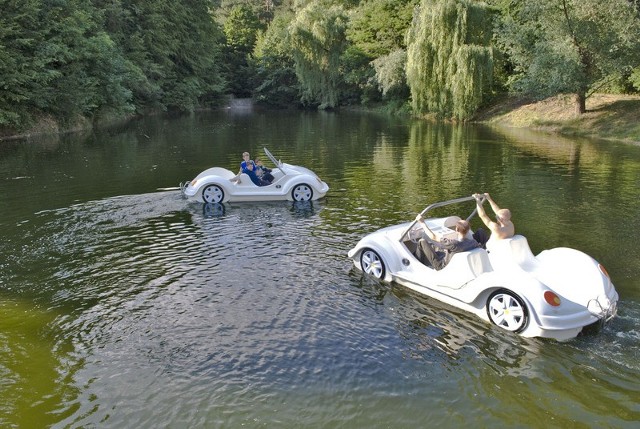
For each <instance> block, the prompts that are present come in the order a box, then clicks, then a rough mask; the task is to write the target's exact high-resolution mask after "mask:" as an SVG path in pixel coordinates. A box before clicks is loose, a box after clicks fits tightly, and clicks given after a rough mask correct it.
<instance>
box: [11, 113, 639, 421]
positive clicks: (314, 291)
mask: <svg viewBox="0 0 640 429" xmlns="http://www.w3.org/2000/svg"><path fill="white" fill-rule="evenodd" d="M263 147H267V148H268V149H269V150H270V151H271V152H273V153H274V154H275V155H276V156H277V157H279V158H281V159H282V160H283V161H285V162H288V163H291V164H299V165H304V166H307V167H309V168H311V169H312V170H314V171H315V172H316V173H318V175H319V176H320V177H321V178H322V179H323V180H325V181H326V182H327V183H328V184H329V186H330V191H329V194H328V195H327V197H326V198H325V199H323V200H320V201H315V202H313V203H312V204H309V203H306V204H294V203H291V202H278V203H261V204H252V203H236V204H227V205H224V206H218V207H211V206H205V205H203V204H202V203H198V202H187V201H185V200H183V199H182V197H181V195H180V192H179V191H178V190H177V189H176V187H177V186H178V184H179V183H180V182H181V181H185V180H190V179H192V178H193V177H195V175H196V174H197V173H199V172H200V171H202V170H204V169H205V168H208V167H211V166H223V167H226V168H229V169H231V170H235V169H236V168H237V166H238V163H239V161H240V157H241V154H242V152H243V151H245V150H248V151H250V152H251V153H252V155H262V153H261V152H262V148H263ZM639 189H640V147H636V146H629V145H622V144H617V143H611V142H601V141H589V140H577V139H567V138H562V137H558V136H549V135H545V134H536V133H532V132H527V131H517V130H504V129H502V130H499V129H491V128H487V127H480V126H471V125H467V126H463V125H434V124H430V123H426V122H421V121H413V120H402V119H397V118H387V117H383V116H376V115H371V114H360V113H351V112H342V113H340V114H333V113H317V112H313V113H309V112H302V113H301V112H258V111H251V110H249V109H244V110H228V111H222V112H212V113H201V114H197V115H193V116H190V117H182V118H174V119H167V118H161V117H155V118H149V119H146V120H142V121H139V122H135V123H133V124H129V125H126V126H122V127H120V128H118V129H111V130H109V131H102V132H98V133H95V134H91V135H84V136H66V137H62V138H55V139H44V138H43V139H37V140H35V141H28V142H24V141H15V142H0V230H1V231H2V240H1V241H0V270H1V275H0V398H1V400H0V427H3V428H36V427H37V428H40V427H53V428H67V427H70V428H80V427H82V428H91V427H96V428H97V427H100V428H104V427H107V428H159V427H163V428H164V427H166V428H187V427H188V428H236V427H249V428H262V427H264V428H303V427H304V428H416V427H450V428H459V427H464V426H467V427H510V428H511V427H522V428H529V427H541V428H542V427H544V428H548V427H558V428H559V427H562V428H568V427H569V428H588V427H607V428H625V427H629V428H631V427H637V424H638V421H640V341H639V340H640V330H639V327H638V323H639V322H640V288H639V285H640V280H639V279H638V277H639V274H640V250H639V249H640V246H639V245H638V243H639V242H640V234H639V233H638V228H637V225H638V223H639V221H640V198H639V197H640V193H639ZM474 192H490V193H491V194H492V196H493V197H494V198H495V199H496V201H497V202H498V203H499V204H500V205H502V206H505V207H509V208H510V209H511V210H512V212H513V216H514V222H515V224H516V229H517V232H518V233H521V234H523V235H525V236H527V238H528V239H529V242H530V244H531V247H532V250H533V251H534V253H536V254H537V253H539V252H540V251H542V250H543V249H545V248H551V247H557V246H569V247H574V248H578V249H580V250H583V251H585V252H586V253H588V254H590V255H592V256H594V257H595V258H597V259H598V260H599V261H600V262H602V263H603V264H604V265H605V266H606V267H607V269H608V271H609V273H610V274H611V277H612V278H613V281H614V283H615V285H616V288H617V290H618V292H619V294H620V299H621V300H620V303H619V314H618V317H616V318H615V319H614V320H613V321H612V322H611V323H610V324H608V325H607V326H605V328H604V329H603V330H602V331H601V332H599V333H597V334H595V335H594V334H591V335H585V336H581V337H579V338H576V339H574V340H572V341H569V342H565V343H559V342H555V341H550V340H541V339H524V338H521V337H519V336H517V335H515V334H511V333H509V332H506V331H503V330H500V329H498V328H496V327H494V326H491V325H489V324H487V323H485V322H483V321H481V320H479V319H477V318H476V317H474V316H471V315H468V314H466V313H463V312H461V311H459V310H456V309H454V308H451V307H449V306H447V305H444V304H441V303H439V302H437V301H434V300H432V299H429V298H426V297H422V296H419V295H417V294H415V293H412V292H409V291H408V290H406V289H405V288H403V287H401V286H399V285H394V284H385V283H381V282H378V281H375V280H373V279H371V278H368V277H363V276H362V274H361V273H360V272H359V271H357V270H355V269H354V268H353V265H352V263H351V262H350V260H349V259H348V258H347V256H346V254H347V251H348V250H349V249H350V248H351V247H352V246H353V245H354V244H355V243H356V242H357V241H358V240H359V239H360V238H361V237H362V236H363V235H365V234H368V233H370V232H372V231H374V230H376V229H378V228H381V227H384V226H387V225H391V224H395V223H400V222H404V221H408V220H411V219H413V218H414V217H415V215H416V213H418V212H420V211H421V210H422V209H423V208H424V207H426V206H427V205H428V204H430V203H432V202H435V201H441V200H446V199H451V198H457V197H461V196H468V195H470V194H472V193H474Z"/></svg>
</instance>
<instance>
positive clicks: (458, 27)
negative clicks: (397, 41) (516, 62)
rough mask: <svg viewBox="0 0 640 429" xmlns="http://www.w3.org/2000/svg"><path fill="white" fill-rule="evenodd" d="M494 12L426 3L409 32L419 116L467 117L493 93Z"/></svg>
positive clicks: (438, 0)
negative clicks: (492, 45)
mask: <svg viewBox="0 0 640 429" xmlns="http://www.w3.org/2000/svg"><path fill="white" fill-rule="evenodd" d="M491 19H492V17H491V13H490V10H489V8H488V7H487V5H486V4H484V3H477V2H472V1H468V0H422V1H421V3H420V7H419V9H417V11H416V13H415V15H414V19H413V24H412V26H411V28H410V30H409V32H408V34H407V57H408V59H407V82H408V84H409V87H410V89H411V97H412V106H413V109H414V111H415V112H417V113H432V114H435V115H437V116H439V117H445V118H455V119H467V118H469V117H470V116H471V115H472V114H473V113H474V112H475V111H476V110H477V109H478V107H479V106H480V105H481V103H482V101H483V97H485V96H486V95H487V94H488V92H489V89H490V85H491V77H492V50H491V47H490V41H491V37H492V33H491Z"/></svg>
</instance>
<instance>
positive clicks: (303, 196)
mask: <svg viewBox="0 0 640 429" xmlns="http://www.w3.org/2000/svg"><path fill="white" fill-rule="evenodd" d="M293 199H294V200H296V201H309V200H310V199H311V188H309V187H308V186H306V185H298V186H296V187H295V189H294V190H293Z"/></svg>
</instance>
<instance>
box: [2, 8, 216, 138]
mask: <svg viewBox="0 0 640 429" xmlns="http://www.w3.org/2000/svg"><path fill="white" fill-rule="evenodd" d="M208 5H209V2H208V0H185V1H183V2H172V1H169V0H136V1H134V0H21V1H18V0H0V7H1V10H2V14H1V15H0V76H2V82H1V83H0V127H8V128H14V129H20V128H24V127H27V126H29V125H30V124H31V123H32V122H33V121H35V120H36V119H37V118H38V117H42V116H48V117H53V118H54V119H55V120H56V121H58V122H59V123H61V124H63V125H67V126H68V125H71V124H72V123H73V122H76V121H77V120H79V119H81V118H88V119H91V120H98V119H99V118H100V117H101V116H102V115H104V114H108V115H110V116H112V115H113V114H115V115H123V114H129V113H132V112H144V111H145V110H146V109H149V108H151V109H176V110H181V111H182V110H192V109H194V108H195V107H197V106H199V105H206V104H211V103H216V102H218V100H219V98H220V96H221V95H222V92H223V90H224V82H223V81H222V80H221V78H220V74H219V72H218V69H217V60H218V46H219V45H220V40H222V38H221V37H220V35H221V32H220V31H218V30H217V29H216V27H215V24H214V22H213V20H212V17H211V15H210V14H209V9H208Z"/></svg>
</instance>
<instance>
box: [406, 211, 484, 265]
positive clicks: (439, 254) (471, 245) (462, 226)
mask: <svg viewBox="0 0 640 429" xmlns="http://www.w3.org/2000/svg"><path fill="white" fill-rule="evenodd" d="M416 221H418V222H419V223H420V224H421V225H422V228H423V229H424V232H425V233H426V234H427V236H429V238H431V239H432V240H433V241H434V242H433V243H430V242H428V241H427V240H425V239H424V238H423V239H421V240H420V241H419V242H418V248H417V249H416V258H417V259H418V260H419V261H420V262H422V263H423V264H425V265H427V266H430V267H433V268H435V269H436V270H441V269H443V268H444V267H445V266H446V265H447V264H448V263H449V261H450V260H451V257H452V256H453V255H454V254H455V253H458V252H466V251H469V250H473V249H475V248H476V247H479V246H480V245H479V244H478V242H477V241H475V240H473V239H470V238H467V232H469V222H467V221H466V220H459V221H458V222H456V233H457V234H458V236H457V238H456V239H453V240H452V239H449V238H442V239H441V240H439V239H438V237H437V236H436V235H435V234H434V233H433V231H431V230H430V229H429V227H428V226H427V224H426V223H425V221H424V218H423V217H422V215H418V216H417V217H416Z"/></svg>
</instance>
